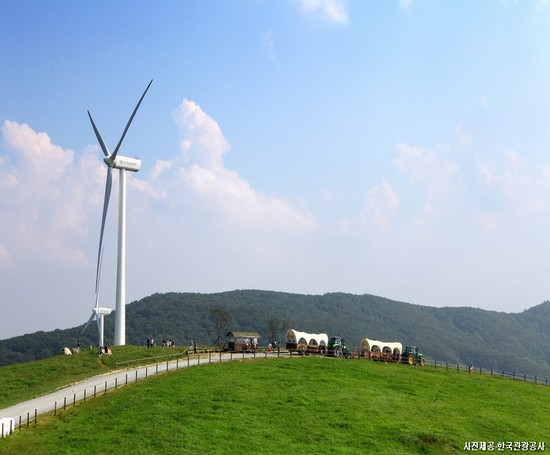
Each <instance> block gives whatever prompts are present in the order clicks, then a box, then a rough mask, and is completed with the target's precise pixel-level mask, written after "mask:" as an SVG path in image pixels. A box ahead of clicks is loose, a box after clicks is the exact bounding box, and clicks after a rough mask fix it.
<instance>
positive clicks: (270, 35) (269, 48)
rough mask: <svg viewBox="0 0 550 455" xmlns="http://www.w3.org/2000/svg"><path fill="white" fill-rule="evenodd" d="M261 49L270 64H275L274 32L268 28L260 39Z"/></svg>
mask: <svg viewBox="0 0 550 455" xmlns="http://www.w3.org/2000/svg"><path fill="white" fill-rule="evenodd" d="M262 47H263V49H264V51H265V53H266V55H267V58H268V59H269V60H271V61H272V62H276V61H277V60H278V59H277V53H276V52H275V32H274V31H273V28H272V27H269V29H268V30H267V32H266V33H265V35H264V37H263V39H262Z"/></svg>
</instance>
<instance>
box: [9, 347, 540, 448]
mask: <svg viewBox="0 0 550 455" xmlns="http://www.w3.org/2000/svg"><path fill="white" fill-rule="evenodd" d="M136 349H137V348H136ZM135 354H136V353H134V352H132V353H131V354H130V356H129V357H131V356H132V355H135ZM83 357H84V356H83ZM113 357H115V356H113ZM56 360H57V359H56ZM72 361H73V363H75V364H76V363H78V362H79V360H78V359H77V358H72ZM95 361H96V362H97V359H95ZM62 362H66V360H62ZM110 362H114V360H113V359H111V360H110ZM33 363H34V364H36V363H37V362H33ZM69 363H70V361H69ZM46 364H47V362H46V363H45V364H43V365H42V368H45V365H46ZM27 365H28V366H29V367H31V365H32V367H36V365H33V364H27ZM10 368H11V367H10ZM82 368H83V369H86V367H82ZM104 368H108V366H104ZM1 370H2V369H0V372H1ZM549 409H550V388H548V387H546V386H543V385H535V384H530V383H525V382H521V381H514V380H510V379H503V378H498V377H491V376H487V375H480V374H477V375H476V374H468V373H465V372H461V373H458V372H456V371H455V370H449V371H447V370H445V369H434V368H427V367H424V368H422V367H410V366H405V365H395V364H383V363H372V362H368V361H359V360H342V359H326V358H290V359H289V358H280V359H258V360H252V361H241V360H239V361H234V362H231V363H223V364H212V365H203V366H200V367H192V368H190V369H183V370H179V371H178V372H174V373H168V374H164V375H161V376H158V377H154V378H151V379H149V380H147V381H142V382H139V383H137V384H132V385H129V386H127V387H124V388H122V389H119V390H118V391H116V392H111V393H108V394H107V395H105V396H101V397H98V398H95V399H93V400H89V401H87V402H86V403H81V404H79V405H77V406H76V407H75V408H71V409H68V410H67V411H65V412H63V413H61V415H60V414H59V413H58V415H57V416H55V417H54V416H44V417H42V418H40V419H39V423H38V425H36V426H35V425H31V427H30V428H29V429H23V430H22V431H17V432H16V433H15V434H14V435H12V436H10V437H9V438H6V439H4V440H3V441H0V453H14V454H15V453H17V454H19V453H33V454H50V453H51V454H60V453H62V454H63V453H66V454H69V453H70V454H74V453H82V454H103V453H104V454H110V453H117V454H151V453H159V454H165V453H184V454H185V453H188V454H198V453H203V454H218V453H219V454H222V453H223V454H288V453H293V454H294V453H299V454H325V453H334V454H364V453H366V454H370V453H373V454H379V453H380V454H385V453H387V454H400V453H402V454H415V453H428V454H445V453H464V450H463V449H464V446H465V444H466V443H467V442H473V441H484V442H494V443H495V444H496V443H498V442H508V441H509V442H528V441H529V442H531V441H533V442H544V443H545V444H546V446H547V447H550V419H548V410H549Z"/></svg>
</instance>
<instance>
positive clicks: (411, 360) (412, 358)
mask: <svg viewBox="0 0 550 455" xmlns="http://www.w3.org/2000/svg"><path fill="white" fill-rule="evenodd" d="M409 365H414V355H412V354H411V355H409Z"/></svg>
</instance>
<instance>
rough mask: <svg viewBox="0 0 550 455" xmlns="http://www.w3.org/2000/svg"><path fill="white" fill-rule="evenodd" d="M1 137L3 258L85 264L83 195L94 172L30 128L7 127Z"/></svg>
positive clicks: (0, 232)
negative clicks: (81, 242) (39, 259)
mask: <svg viewBox="0 0 550 455" xmlns="http://www.w3.org/2000/svg"><path fill="white" fill-rule="evenodd" d="M2 134H3V137H4V141H5V147H6V149H7V150H8V152H9V155H5V156H3V157H2V158H1V159H0V179H1V181H2V184H1V186H2V198H1V199H0V209H1V210H0V211H1V212H2V217H1V218H0V243H2V244H3V245H4V250H3V252H2V254H1V256H2V257H3V258H11V259H10V261H11V262H12V263H15V262H17V261H18V260H19V259H20V258H30V257H39V258H45V259H47V260H53V261H60V262H66V263H72V264H80V265H82V264H85V263H86V256H85V254H84V253H83V251H82V249H81V247H80V245H79V244H78V239H79V238H81V236H82V234H83V233H85V232H86V229H87V226H86V223H85V220H86V216H85V203H86V192H85V191H84V189H85V187H86V182H87V181H89V179H90V177H89V175H90V174H91V173H93V172H92V171H93V169H82V168H81V167H79V165H78V164H79V163H76V162H75V159H74V152H73V151H72V150H68V149H63V148H61V147H59V146H57V145H54V144H52V143H51V140H50V138H49V136H48V135H47V134H46V133H36V132H35V131H33V130H32V129H31V128H30V127H29V126H28V125H26V124H18V123H16V122H12V121H5V122H4V124H3V126H2Z"/></svg>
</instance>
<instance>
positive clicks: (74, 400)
mask: <svg viewBox="0 0 550 455" xmlns="http://www.w3.org/2000/svg"><path fill="white" fill-rule="evenodd" d="M73 406H76V392H75V393H74V395H73Z"/></svg>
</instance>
